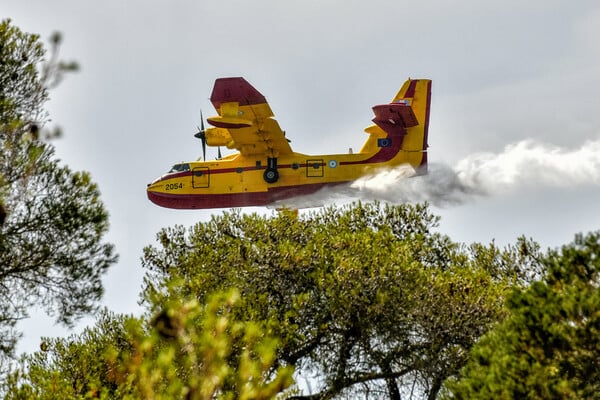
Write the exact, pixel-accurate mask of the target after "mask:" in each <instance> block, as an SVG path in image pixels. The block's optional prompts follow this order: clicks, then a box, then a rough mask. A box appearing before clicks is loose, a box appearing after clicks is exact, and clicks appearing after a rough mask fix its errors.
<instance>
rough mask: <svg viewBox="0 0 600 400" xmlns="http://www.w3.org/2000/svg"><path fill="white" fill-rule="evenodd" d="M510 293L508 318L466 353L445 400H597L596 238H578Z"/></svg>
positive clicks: (599, 270)
mask: <svg viewBox="0 0 600 400" xmlns="http://www.w3.org/2000/svg"><path fill="white" fill-rule="evenodd" d="M542 263H543V264H544V265H545V266H546V268H547V272H546V274H545V275H544V277H543V279H542V280H540V281H537V282H534V283H533V284H531V285H530V286H529V287H527V288H516V289H515V290H514V291H513V292H512V294H511V295H510V296H509V297H508V301H507V307H508V309H509V311H510V316H509V317H508V318H507V319H506V320H505V321H504V322H502V323H501V324H499V325H498V326H497V327H496V328H495V329H493V330H492V331H491V332H490V333H489V334H487V335H486V336H484V337H483V339H482V340H481V341H480V343H478V344H477V346H476V347H475V348H474V349H473V351H472V355H471V357H470V361H469V363H468V364H467V366H466V367H465V368H464V370H463V371H462V372H461V374H460V378H459V379H458V381H454V382H451V383H449V387H450V389H451V394H452V395H451V396H448V397H451V398H456V399H489V398H511V399H513V398H515V399H516V398H519V399H521V398H523V399H524V398H535V399H584V398H585V399H591V398H600V395H599V393H600V289H599V287H600V232H595V233H590V234H587V235H577V236H576V237H575V240H574V242H573V243H571V244H569V245H566V246H563V247H562V249H561V250H560V251H556V250H555V251H550V252H549V253H548V255H546V256H545V257H544V258H543V260H542Z"/></svg>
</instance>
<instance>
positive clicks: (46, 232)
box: [0, 20, 116, 356]
mask: <svg viewBox="0 0 600 400" xmlns="http://www.w3.org/2000/svg"><path fill="white" fill-rule="evenodd" d="M59 44H60V36H59V35H54V36H53V39H52V47H51V53H50V54H49V58H48V59H46V58H45V57H46V56H47V55H48V54H47V52H46V50H45V49H44V47H43V46H42V44H41V43H40V40H39V37H38V36H37V35H32V34H28V33H23V32H22V31H21V30H19V29H18V28H17V27H15V26H13V25H11V23H10V20H3V21H2V22H1V23H0V88H1V89H0V205H1V207H0V208H1V210H0V211H1V212H0V216H1V217H2V218H0V222H1V224H0V338H1V339H0V356H2V355H11V354H12V352H13V350H14V346H15V343H16V340H17V338H18V336H19V334H18V332H16V331H15V329H14V327H15V324H16V322H17V321H18V320H19V319H22V318H25V317H26V316H27V309H28V308H29V307H31V306H32V305H34V304H39V305H42V306H44V307H45V309H46V310H47V312H48V313H49V314H50V315H51V316H54V317H55V318H56V320H57V321H59V322H62V323H65V324H67V325H69V324H72V323H73V322H74V320H75V319H76V318H78V317H79V316H81V315H83V314H84V313H89V312H90V311H92V310H94V309H95V307H96V303H97V301H98V300H99V299H100V297H101V295H102V283H101V276H102V274H103V273H104V272H106V270H107V268H108V267H109V266H110V265H111V264H112V263H114V262H115V261H116V256H115V255H114V248H113V246H112V245H111V244H107V243H104V242H103V241H102V238H103V235H104V234H105V233H106V231H107V230H108V213H107V212H106V210H105V208H104V205H103V204H102V202H101V200H100V192H99V190H98V187H97V185H96V184H95V183H94V182H92V180H91V178H90V176H89V174H88V173H86V172H74V171H72V170H71V169H70V168H68V167H67V166H64V165H61V164H60V162H59V161H58V160H57V159H56V158H55V156H54V148H53V146H52V145H51V144H49V143H46V142H44V141H42V137H41V136H43V135H42V133H43V132H47V129H46V128H45V124H46V123H47V121H48V116H47V113H46V112H45V110H44V104H45V102H46V101H47V99H48V90H49V88H50V87H53V86H54V85H56V84H57V83H58V82H59V81H60V79H61V78H62V76H63V74H64V73H65V72H68V71H70V70H73V69H74V68H75V67H76V65H75V64H73V63H64V62H61V61H59V60H58V56H57V54H58V53H57V52H58V46H59ZM50 136H52V135H50Z"/></svg>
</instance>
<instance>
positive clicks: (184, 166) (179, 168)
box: [169, 164, 190, 174]
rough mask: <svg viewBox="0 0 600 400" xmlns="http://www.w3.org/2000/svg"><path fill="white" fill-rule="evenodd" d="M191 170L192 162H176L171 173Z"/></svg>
mask: <svg viewBox="0 0 600 400" xmlns="http://www.w3.org/2000/svg"><path fill="white" fill-rule="evenodd" d="M189 170H190V164H175V165H173V166H172V167H171V170H170V171H169V174H173V173H175V172H185V171H189Z"/></svg>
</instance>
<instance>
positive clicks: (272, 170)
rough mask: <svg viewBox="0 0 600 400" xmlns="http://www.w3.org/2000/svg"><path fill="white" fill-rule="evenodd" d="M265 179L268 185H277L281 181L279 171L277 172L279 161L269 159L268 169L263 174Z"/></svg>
mask: <svg viewBox="0 0 600 400" xmlns="http://www.w3.org/2000/svg"><path fill="white" fill-rule="evenodd" d="M263 179H264V180H265V182H267V183H275V182H277V181H278V180H279V171H277V159H276V158H270V157H269V158H268V159H267V169H266V170H265V172H264V173H263Z"/></svg>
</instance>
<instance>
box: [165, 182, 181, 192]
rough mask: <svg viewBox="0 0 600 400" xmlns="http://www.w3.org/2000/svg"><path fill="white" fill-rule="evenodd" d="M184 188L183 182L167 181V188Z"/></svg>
mask: <svg viewBox="0 0 600 400" xmlns="http://www.w3.org/2000/svg"><path fill="white" fill-rule="evenodd" d="M177 189H183V183H181V182H180V183H167V184H166V185H165V190H177Z"/></svg>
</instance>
